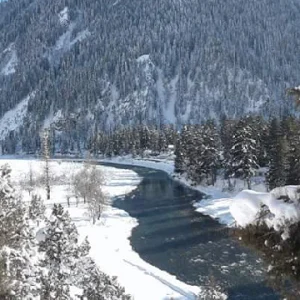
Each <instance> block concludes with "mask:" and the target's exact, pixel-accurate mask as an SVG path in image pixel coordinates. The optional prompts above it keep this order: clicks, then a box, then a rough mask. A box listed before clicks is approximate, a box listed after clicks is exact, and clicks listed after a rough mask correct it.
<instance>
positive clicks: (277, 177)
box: [267, 118, 289, 189]
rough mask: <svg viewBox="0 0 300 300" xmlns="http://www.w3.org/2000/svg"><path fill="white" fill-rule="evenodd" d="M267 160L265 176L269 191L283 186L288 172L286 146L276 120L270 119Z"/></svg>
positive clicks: (284, 138)
mask: <svg viewBox="0 0 300 300" xmlns="http://www.w3.org/2000/svg"><path fill="white" fill-rule="evenodd" d="M268 159H269V171H268V174H267V182H268V186H269V189H273V188H275V187H279V186H284V185H285V184H286V182H287V177H288V172H289V170H288V169H289V166H288V144H287V140H286V137H284V135H283V133H282V131H281V126H280V124H279V122H278V120H277V119H276V118H274V119H272V121H271V123H270V130H269V138H268Z"/></svg>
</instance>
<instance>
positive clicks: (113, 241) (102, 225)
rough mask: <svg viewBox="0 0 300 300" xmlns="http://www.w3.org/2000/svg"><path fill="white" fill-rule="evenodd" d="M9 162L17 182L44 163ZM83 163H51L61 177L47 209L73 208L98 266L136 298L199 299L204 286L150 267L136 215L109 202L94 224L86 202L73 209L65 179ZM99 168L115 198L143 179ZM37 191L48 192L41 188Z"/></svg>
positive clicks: (158, 299)
mask: <svg viewBox="0 0 300 300" xmlns="http://www.w3.org/2000/svg"><path fill="white" fill-rule="evenodd" d="M4 163H8V164H9V165H10V166H11V168H12V180H13V181H14V182H16V183H17V182H18V181H19V180H20V179H21V180H22V178H24V177H25V176H28V172H29V169H30V168H32V170H33V173H34V174H38V173H40V172H41V170H42V163H41V162H40V161H36V160H0V164H1V165H2V164H4ZM81 167H82V165H81V164H79V163H69V162H61V161H53V162H51V165H50V168H51V172H52V174H55V176H56V177H57V178H60V180H59V181H58V182H57V183H55V184H54V185H53V187H52V191H51V195H52V196H51V200H50V201H45V203H46V205H47V213H48V214H50V211H51V208H52V206H53V204H54V203H61V204H62V205H63V206H64V207H65V208H66V209H68V210H69V213H70V215H71V218H72V220H73V221H74V223H75V225H76V226H77V228H78V231H79V234H80V237H81V239H84V237H85V236H88V239H89V241H90V244H91V251H90V255H91V257H92V258H93V259H94V260H95V262H96V263H97V265H98V266H99V268H100V269H101V270H102V271H104V272H105V273H107V274H108V275H110V276H117V277H118V281H119V283H120V284H121V285H122V286H124V287H125V289H126V292H127V293H130V294H131V295H132V296H133V297H134V299H135V300H163V299H164V300H166V299H176V300H183V299H191V300H194V299H195V298H196V295H197V294H198V293H199V292H200V288H198V287H194V286H189V285H187V284H185V283H183V282H180V281H179V280H177V279H176V278H175V276H172V275H170V274H168V273H167V272H164V271H161V270H159V269H158V268H156V267H154V266H151V265H150V264H148V263H146V262H145V261H143V260H142V259H141V258H140V257H139V255H138V254H137V253H136V252H134V251H133V249H132V247H131V245H130V242H129V239H128V238H129V237H130V235H131V231H132V229H133V228H134V227H135V226H137V225H138V223H137V220H136V219H134V218H132V217H130V216H129V215H128V214H127V213H126V212H125V211H122V210H119V209H116V208H113V207H111V206H110V205H108V206H107V207H106V210H105V212H104V213H103V215H102V218H101V220H100V221H99V222H97V223H96V224H95V225H92V224H91V222H90V220H89V218H88V216H87V212H86V207H85V205H84V204H82V203H81V204H79V205H78V206H76V203H75V201H72V200H71V204H70V207H68V205H67V195H68V193H70V188H69V186H68V184H67V182H68V178H66V177H68V176H70V175H71V174H74V173H75V172H76V171H78V170H79V169H80V168H81ZM99 168H101V169H102V171H103V173H104V176H105V179H106V183H105V187H104V190H105V192H106V193H107V194H108V195H109V197H110V198H111V199H113V198H114V197H120V196H122V195H125V194H127V193H130V192H131V191H133V190H134V189H135V188H136V187H137V185H138V184H139V183H140V180H141V178H140V177H139V176H138V175H137V174H136V173H135V172H133V171H131V170H122V169H116V168H112V167H103V166H99ZM19 190H20V193H22V194H23V197H24V199H25V200H28V199H29V197H28V193H27V192H25V191H21V189H19ZM35 192H38V193H39V194H41V195H42V196H45V195H44V191H43V190H41V189H37V190H36V191H35Z"/></svg>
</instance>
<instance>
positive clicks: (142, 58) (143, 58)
mask: <svg viewBox="0 0 300 300" xmlns="http://www.w3.org/2000/svg"><path fill="white" fill-rule="evenodd" d="M136 61H137V62H138V63H148V62H151V60H150V55H149V54H144V55H141V56H140V57H138V58H137V60H136Z"/></svg>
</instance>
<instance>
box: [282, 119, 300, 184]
mask: <svg viewBox="0 0 300 300" xmlns="http://www.w3.org/2000/svg"><path fill="white" fill-rule="evenodd" d="M282 126H283V128H282V130H283V132H284V133H285V137H286V140H287V142H288V153H287V159H288V163H289V167H288V177H287V182H286V184H287V185H298V184H300V124H299V121H297V120H296V119H295V118H294V117H289V118H286V119H284V120H283V121H282Z"/></svg>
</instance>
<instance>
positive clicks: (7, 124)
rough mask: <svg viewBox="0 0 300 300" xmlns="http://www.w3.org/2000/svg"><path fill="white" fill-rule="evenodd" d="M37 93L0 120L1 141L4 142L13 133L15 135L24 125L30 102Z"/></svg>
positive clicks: (32, 94)
mask: <svg viewBox="0 0 300 300" xmlns="http://www.w3.org/2000/svg"><path fill="white" fill-rule="evenodd" d="M34 95H35V93H34V92H33V93H31V94H30V95H29V96H27V97H26V98H24V99H23V100H22V101H21V102H20V103H19V104H18V105H17V106H16V107H14V108H13V109H11V110H9V111H8V112H6V113H5V114H4V116H3V117H2V118H1V119H0V141H1V140H4V139H5V138H6V137H7V136H8V134H9V133H10V132H11V131H14V132H15V133H16V132H17V131H18V129H19V128H20V127H21V126H22V125H23V122H24V118H25V117H26V115H27V107H28V102H29V100H30V99H31V98H33V97H34Z"/></svg>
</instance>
